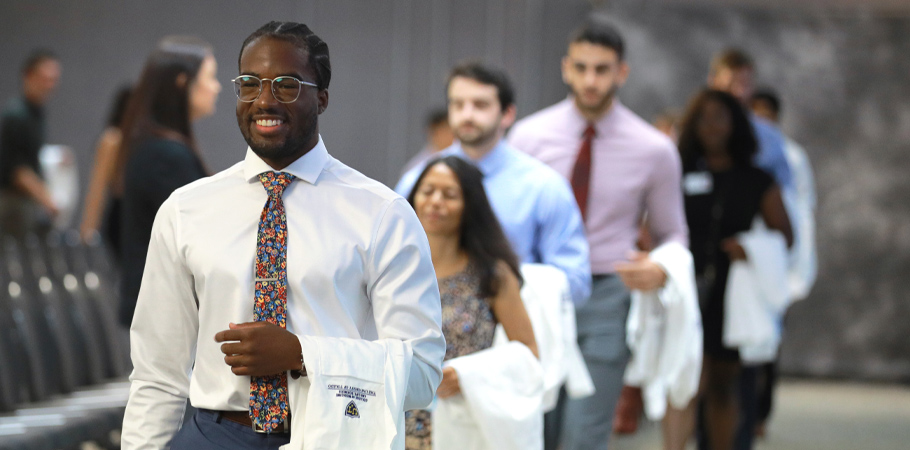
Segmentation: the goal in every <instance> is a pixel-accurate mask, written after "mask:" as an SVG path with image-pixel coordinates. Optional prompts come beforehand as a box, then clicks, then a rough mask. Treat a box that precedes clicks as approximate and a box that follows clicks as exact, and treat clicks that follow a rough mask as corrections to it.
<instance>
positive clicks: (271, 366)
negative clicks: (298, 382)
mask: <svg viewBox="0 0 910 450" xmlns="http://www.w3.org/2000/svg"><path fill="white" fill-rule="evenodd" d="M215 342H224V344H222V345H221V351H222V352H223V353H224V355H225V356H224V362H225V363H226V364H227V365H229V366H231V372H234V375H250V376H265V375H275V374H279V373H281V372H286V371H289V370H303V367H302V365H301V364H300V353H301V350H300V341H298V340H297V336H294V335H293V334H292V333H291V332H290V331H288V330H285V329H284V328H281V327H279V326H278V325H275V324H271V323H268V322H247V323H240V324H234V323H232V324H230V325H229V329H227V330H224V331H219V332H218V333H216V334H215Z"/></svg>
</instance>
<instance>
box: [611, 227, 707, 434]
mask: <svg viewBox="0 0 910 450" xmlns="http://www.w3.org/2000/svg"><path fill="white" fill-rule="evenodd" d="M649 257H650V258H651V260H652V261H654V262H656V263H658V264H660V265H661V267H663V268H664V270H665V271H666V273H667V281H666V284H665V285H664V287H663V288H661V289H657V290H654V291H648V292H642V291H633V292H632V304H631V307H630V309H629V319H628V321H627V323H626V325H627V328H626V342H627V344H628V346H629V349H630V350H631V352H632V358H631V360H630V361H629V364H628V365H627V366H626V373H625V383H626V384H627V385H630V386H639V387H641V388H642V396H643V400H644V404H645V413H646V414H647V416H648V418H649V419H651V420H660V419H661V418H663V416H664V414H665V413H666V408H667V401H668V400H669V402H670V404H671V405H673V407H674V408H679V409H682V408H684V407H685V406H686V405H688V404H689V402H690V401H691V400H692V398H694V397H695V394H696V393H697V392H698V382H699V377H700V376H701V364H702V339H703V334H702V324H701V313H700V311H699V308H698V294H697V291H696V289H695V269H694V265H693V262H692V254H691V253H690V252H689V249H687V248H686V247H684V246H682V245H680V244H677V243H666V244H663V245H661V246H659V247H657V248H656V249H654V250H653V251H652V252H651V253H650V255H649Z"/></svg>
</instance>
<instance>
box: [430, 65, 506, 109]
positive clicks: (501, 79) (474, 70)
mask: <svg viewBox="0 0 910 450" xmlns="http://www.w3.org/2000/svg"><path fill="white" fill-rule="evenodd" d="M457 77H462V78H468V79H471V80H474V81H476V82H478V83H480V84H488V85H492V86H495V87H496V95H497V97H498V98H499V107H500V109H501V110H502V111H505V110H506V108H508V107H510V106H512V105H514V104H515V91H514V90H513V89H512V82H511V81H509V77H508V75H506V73H505V72H503V71H502V70H499V69H495V68H493V67H489V66H485V65H483V64H481V63H479V62H475V61H469V62H465V63H461V64H459V65H457V66H455V67H454V68H453V69H452V71H451V72H450V73H449V79H448V80H447V81H446V91H447V92H448V90H449V85H451V84H452V80H454V79H455V78H457Z"/></svg>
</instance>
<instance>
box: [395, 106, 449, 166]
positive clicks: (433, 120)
mask: <svg viewBox="0 0 910 450" xmlns="http://www.w3.org/2000/svg"><path fill="white" fill-rule="evenodd" d="M426 132H427V143H426V145H424V147H423V148H422V149H421V150H420V152H418V153H417V154H416V155H414V156H413V157H412V158H411V159H410V160H408V162H406V163H405V164H404V168H403V169H401V174H402V175H404V174H405V173H406V172H407V171H409V170H411V169H413V168H414V167H416V166H419V165H423V164H424V163H426V162H427V161H428V160H429V159H430V158H432V157H433V155H435V154H436V153H438V152H440V151H442V150H444V149H446V148H449V146H451V145H452V143H454V142H455V135H454V134H453V133H452V127H451V126H450V125H449V110H448V109H447V108H436V109H434V110H432V111H430V113H429V114H428V115H427V123H426Z"/></svg>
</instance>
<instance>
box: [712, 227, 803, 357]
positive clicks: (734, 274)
mask: <svg viewBox="0 0 910 450" xmlns="http://www.w3.org/2000/svg"><path fill="white" fill-rule="evenodd" d="M736 238H737V240H739V244H740V245H741V246H742V247H743V249H745V251H746V256H747V259H746V260H745V261H734V262H733V263H731V264H730V273H729V275H728V276H727V287H726V291H725V293H724V335H723V341H724V345H726V346H728V347H732V348H738V349H739V355H740V357H741V358H742V360H743V362H744V363H747V364H760V363H765V362H770V361H773V360H774V359H775V358H776V357H777V349H778V346H779V345H780V339H781V328H780V322H781V319H782V318H783V314H784V312H785V311H786V309H787V306H789V304H790V292H789V284H788V275H787V262H788V253H787V243H786V240H785V239H784V236H783V235H782V234H781V233H780V232H778V231H774V230H769V229H768V228H767V227H765V225H764V223H763V222H760V221H756V224H755V225H753V227H752V229H751V230H749V231H748V232H745V233H740V234H738V235H737V236H736Z"/></svg>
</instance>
